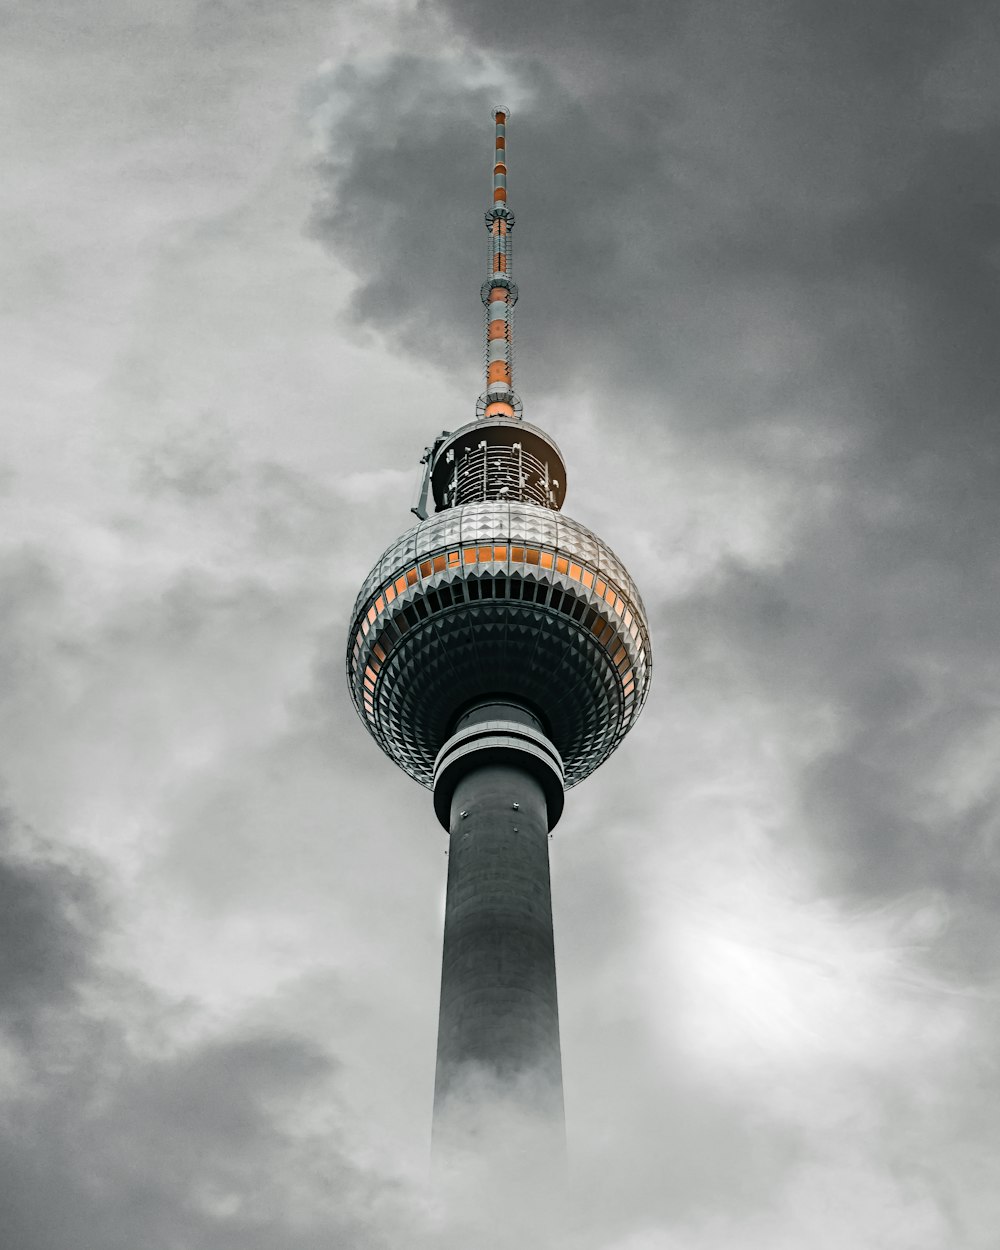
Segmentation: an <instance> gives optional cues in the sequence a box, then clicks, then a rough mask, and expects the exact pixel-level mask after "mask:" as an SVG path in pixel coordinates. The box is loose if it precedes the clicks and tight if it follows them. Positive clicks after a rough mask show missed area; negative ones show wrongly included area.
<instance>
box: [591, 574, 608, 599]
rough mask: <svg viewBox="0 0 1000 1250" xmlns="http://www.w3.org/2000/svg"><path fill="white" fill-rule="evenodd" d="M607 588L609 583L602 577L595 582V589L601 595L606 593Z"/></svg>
mask: <svg viewBox="0 0 1000 1250" xmlns="http://www.w3.org/2000/svg"><path fill="white" fill-rule="evenodd" d="M607 588H608V583H607V582H602V581H601V579H600V578H598V579H597V581H596V582H595V583H594V589H595V590H596V591H597V593H598V594H599V595H601V596H603V595H604V592H605V591H606V590H607Z"/></svg>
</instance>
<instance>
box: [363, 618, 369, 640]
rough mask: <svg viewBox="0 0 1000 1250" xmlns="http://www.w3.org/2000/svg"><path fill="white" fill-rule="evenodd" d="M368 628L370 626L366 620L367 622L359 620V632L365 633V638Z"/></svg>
mask: <svg viewBox="0 0 1000 1250" xmlns="http://www.w3.org/2000/svg"><path fill="white" fill-rule="evenodd" d="M370 629H371V626H370V625H369V624H368V622H367V621H362V622H361V632H362V633H363V634H364V635H365V637H366V638H367V636H368V631H369V630H370Z"/></svg>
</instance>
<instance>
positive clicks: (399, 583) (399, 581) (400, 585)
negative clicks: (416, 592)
mask: <svg viewBox="0 0 1000 1250" xmlns="http://www.w3.org/2000/svg"><path fill="white" fill-rule="evenodd" d="M396 589H397V590H398V591H399V593H400V594H402V593H403V591H404V590H405V589H406V575H405V574H404V575H403V576H402V577H397V578H396Z"/></svg>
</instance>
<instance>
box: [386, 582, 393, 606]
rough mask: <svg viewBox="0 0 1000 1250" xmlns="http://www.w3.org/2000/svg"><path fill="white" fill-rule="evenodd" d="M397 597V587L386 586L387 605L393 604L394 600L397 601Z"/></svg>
mask: <svg viewBox="0 0 1000 1250" xmlns="http://www.w3.org/2000/svg"><path fill="white" fill-rule="evenodd" d="M395 597H396V587H395V586H386V588H385V601H386V603H392V601H393V599H395Z"/></svg>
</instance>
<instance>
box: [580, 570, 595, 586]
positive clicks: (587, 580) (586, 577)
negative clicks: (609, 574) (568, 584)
mask: <svg viewBox="0 0 1000 1250" xmlns="http://www.w3.org/2000/svg"><path fill="white" fill-rule="evenodd" d="M583 584H584V586H586V587H588V588H589V587H591V586H593V584H594V575H593V573H591V571H590V569H584V571H583Z"/></svg>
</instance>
